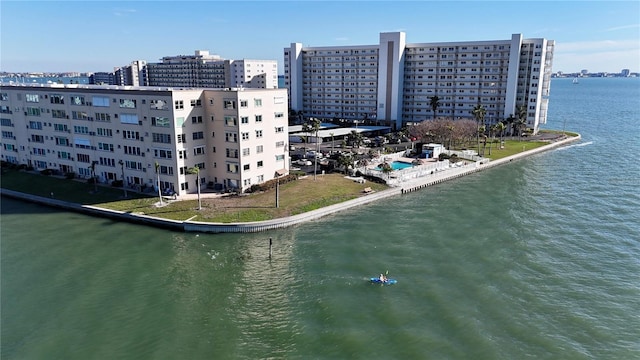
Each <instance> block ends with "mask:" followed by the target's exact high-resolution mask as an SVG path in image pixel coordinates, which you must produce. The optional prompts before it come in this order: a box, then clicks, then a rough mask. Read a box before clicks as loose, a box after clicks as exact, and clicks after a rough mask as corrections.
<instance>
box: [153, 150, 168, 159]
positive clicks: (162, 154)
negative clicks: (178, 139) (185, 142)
mask: <svg viewBox="0 0 640 360" xmlns="http://www.w3.org/2000/svg"><path fill="white" fill-rule="evenodd" d="M153 157H156V158H159V159H171V158H172V156H171V150H168V149H153Z"/></svg>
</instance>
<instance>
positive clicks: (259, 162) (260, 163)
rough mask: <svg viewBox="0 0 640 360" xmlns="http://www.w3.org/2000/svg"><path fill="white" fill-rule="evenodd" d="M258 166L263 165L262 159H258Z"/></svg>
mask: <svg viewBox="0 0 640 360" xmlns="http://www.w3.org/2000/svg"><path fill="white" fill-rule="evenodd" d="M257 165H258V167H259V168H261V167H263V166H264V162H263V161H262V160H260V161H258V164H257Z"/></svg>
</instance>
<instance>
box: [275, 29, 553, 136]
mask: <svg viewBox="0 0 640 360" xmlns="http://www.w3.org/2000/svg"><path fill="white" fill-rule="evenodd" d="M554 46H555V43H554V41H553V40H546V39H542V38H536V39H524V38H523V36H522V35H521V34H513V35H512V36H511V39H507V40H488V41H469V42H447V43H414V44H411V43H406V40H405V33H404V32H390V33H381V34H380V42H379V43H378V44H374V45H356V46H323V47H305V46H303V45H302V44H300V43H292V44H291V46H290V47H288V48H285V49H284V72H285V74H284V75H285V86H286V88H287V89H288V90H289V100H290V108H291V110H296V111H302V112H303V114H304V116H305V117H316V118H323V119H331V118H341V119H351V120H361V119H368V120H375V122H376V123H380V124H381V125H388V126H392V127H394V128H397V129H399V128H401V127H402V126H404V125H405V124H407V123H410V122H416V121H423V120H425V119H431V118H433V117H434V114H433V110H432V106H431V98H433V97H434V96H437V97H438V100H439V106H438V107H437V113H436V114H435V115H436V116H438V117H449V118H454V119H459V118H473V113H472V111H473V108H474V107H475V106H477V105H478V104H480V105H482V106H483V107H484V108H485V109H486V114H485V121H486V122H487V124H493V123H496V122H498V121H503V120H504V119H506V118H507V117H509V115H511V114H514V115H515V114H516V111H517V109H518V107H520V106H522V107H524V108H525V109H526V122H527V127H529V128H531V129H533V130H534V132H537V131H538V128H539V125H540V124H544V123H546V119H547V104H548V95H549V89H550V79H551V66H552V60H553V51H554Z"/></svg>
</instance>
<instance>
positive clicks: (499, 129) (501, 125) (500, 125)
mask: <svg viewBox="0 0 640 360" xmlns="http://www.w3.org/2000/svg"><path fill="white" fill-rule="evenodd" d="M495 127H496V132H497V133H498V134H500V146H502V136H503V135H504V129H505V128H506V127H505V125H504V123H503V122H502V121H499V122H498V123H497V124H496V125H495Z"/></svg>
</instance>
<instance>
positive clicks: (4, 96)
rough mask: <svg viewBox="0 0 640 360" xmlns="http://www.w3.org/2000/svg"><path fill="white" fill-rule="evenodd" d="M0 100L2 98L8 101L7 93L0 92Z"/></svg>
mask: <svg viewBox="0 0 640 360" xmlns="http://www.w3.org/2000/svg"><path fill="white" fill-rule="evenodd" d="M0 100H2V101H8V100H9V94H7V93H1V94H0Z"/></svg>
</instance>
